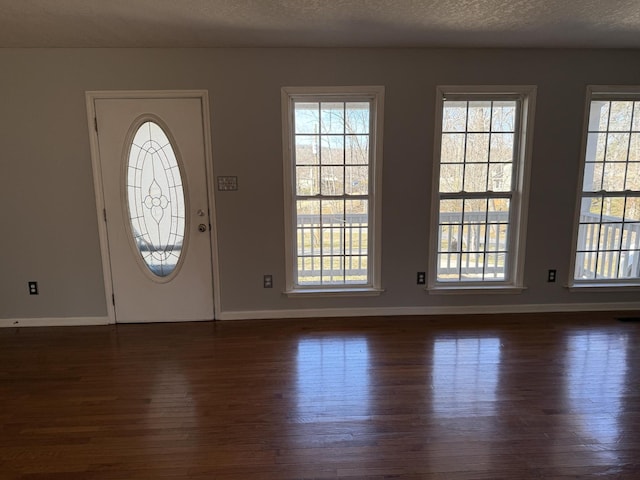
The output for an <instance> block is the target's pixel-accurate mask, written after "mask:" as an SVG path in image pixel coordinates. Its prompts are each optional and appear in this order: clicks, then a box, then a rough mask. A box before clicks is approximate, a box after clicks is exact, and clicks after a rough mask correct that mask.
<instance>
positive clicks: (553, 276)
mask: <svg viewBox="0 0 640 480" xmlns="http://www.w3.org/2000/svg"><path fill="white" fill-rule="evenodd" d="M555 281H556V271H555V270H549V273H548V274H547V282H555Z"/></svg>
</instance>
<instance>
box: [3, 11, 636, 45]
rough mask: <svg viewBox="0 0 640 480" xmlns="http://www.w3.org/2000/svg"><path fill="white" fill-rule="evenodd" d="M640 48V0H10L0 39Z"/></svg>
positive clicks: (96, 42) (35, 42)
mask: <svg viewBox="0 0 640 480" xmlns="http://www.w3.org/2000/svg"><path fill="white" fill-rule="evenodd" d="M277 46H288V47H361V46H362V47H364V46H367V47H368V46H372V47H623V48H640V0H421V1H420V0H0V47H277Z"/></svg>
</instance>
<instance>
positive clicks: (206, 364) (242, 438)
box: [0, 313, 640, 480]
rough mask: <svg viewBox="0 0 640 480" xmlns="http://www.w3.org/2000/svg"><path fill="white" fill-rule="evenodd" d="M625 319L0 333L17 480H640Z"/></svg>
mask: <svg viewBox="0 0 640 480" xmlns="http://www.w3.org/2000/svg"><path fill="white" fill-rule="evenodd" d="M619 316H626V317H628V316H633V314H629V313H626V314H615V313H592V314H528V315H502V316H466V317H420V318H419V317H397V318H396V317H393V318H391V317H385V318H362V319H327V320H318V319H306V320H295V321H294V320H287V321H284V320H283V321H271V320H267V321H241V322H218V323H187V324H154V325H121V326H110V327H77V328H57V329H52V328H51V329H50V328H39V329H5V330H0V479H25V480H26V479H31V480H36V479H64V480H76V479H83V480H84V479H96V480H101V479H119V480H124V479H212V478H215V479H243V480H247V479H302V478H319V479H320V478H327V479H329V478H351V479H361V478H370V479H388V478H403V479H422V478H427V479H429V478H433V479H500V478H503V479H527V478H558V479H569V478H589V477H597V478H629V479H634V478H635V479H637V478H640V387H639V385H640V348H639V347H640V323H635V322H620V321H618V320H617V319H616V317H619Z"/></svg>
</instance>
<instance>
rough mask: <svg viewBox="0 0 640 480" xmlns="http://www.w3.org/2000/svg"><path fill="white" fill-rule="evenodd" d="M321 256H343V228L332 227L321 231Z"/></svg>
mask: <svg viewBox="0 0 640 480" xmlns="http://www.w3.org/2000/svg"><path fill="white" fill-rule="evenodd" d="M322 254H323V255H343V254H344V228H342V227H341V226H339V225H334V226H330V227H326V228H323V229H322Z"/></svg>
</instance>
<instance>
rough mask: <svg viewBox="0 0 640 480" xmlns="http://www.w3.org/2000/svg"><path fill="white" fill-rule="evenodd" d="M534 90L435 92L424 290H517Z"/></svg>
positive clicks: (457, 89) (450, 89)
mask: <svg viewBox="0 0 640 480" xmlns="http://www.w3.org/2000/svg"><path fill="white" fill-rule="evenodd" d="M534 100H535V87H530V86H506V87H500V86H486V87H458V86H455V87H439V88H438V89H437V99H436V108H437V110H436V113H437V118H436V138H435V157H436V161H435V162H434V186H433V191H434V196H433V200H432V205H433V211H432V224H431V250H430V252H431V254H430V260H431V261H430V274H429V286H430V288H431V289H432V290H433V291H438V290H441V291H456V290H464V291H468V290H469V289H474V288H478V289H487V288H492V289H494V291H495V289H500V288H504V289H507V290H510V291H513V290H514V289H517V288H521V287H522V267H523V250H524V228H525V214H526V203H527V202H526V201H527V182H528V168H529V167H528V165H529V160H528V159H529V157H530V148H531V137H532V126H533V113H534V112H533V107H534Z"/></svg>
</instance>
